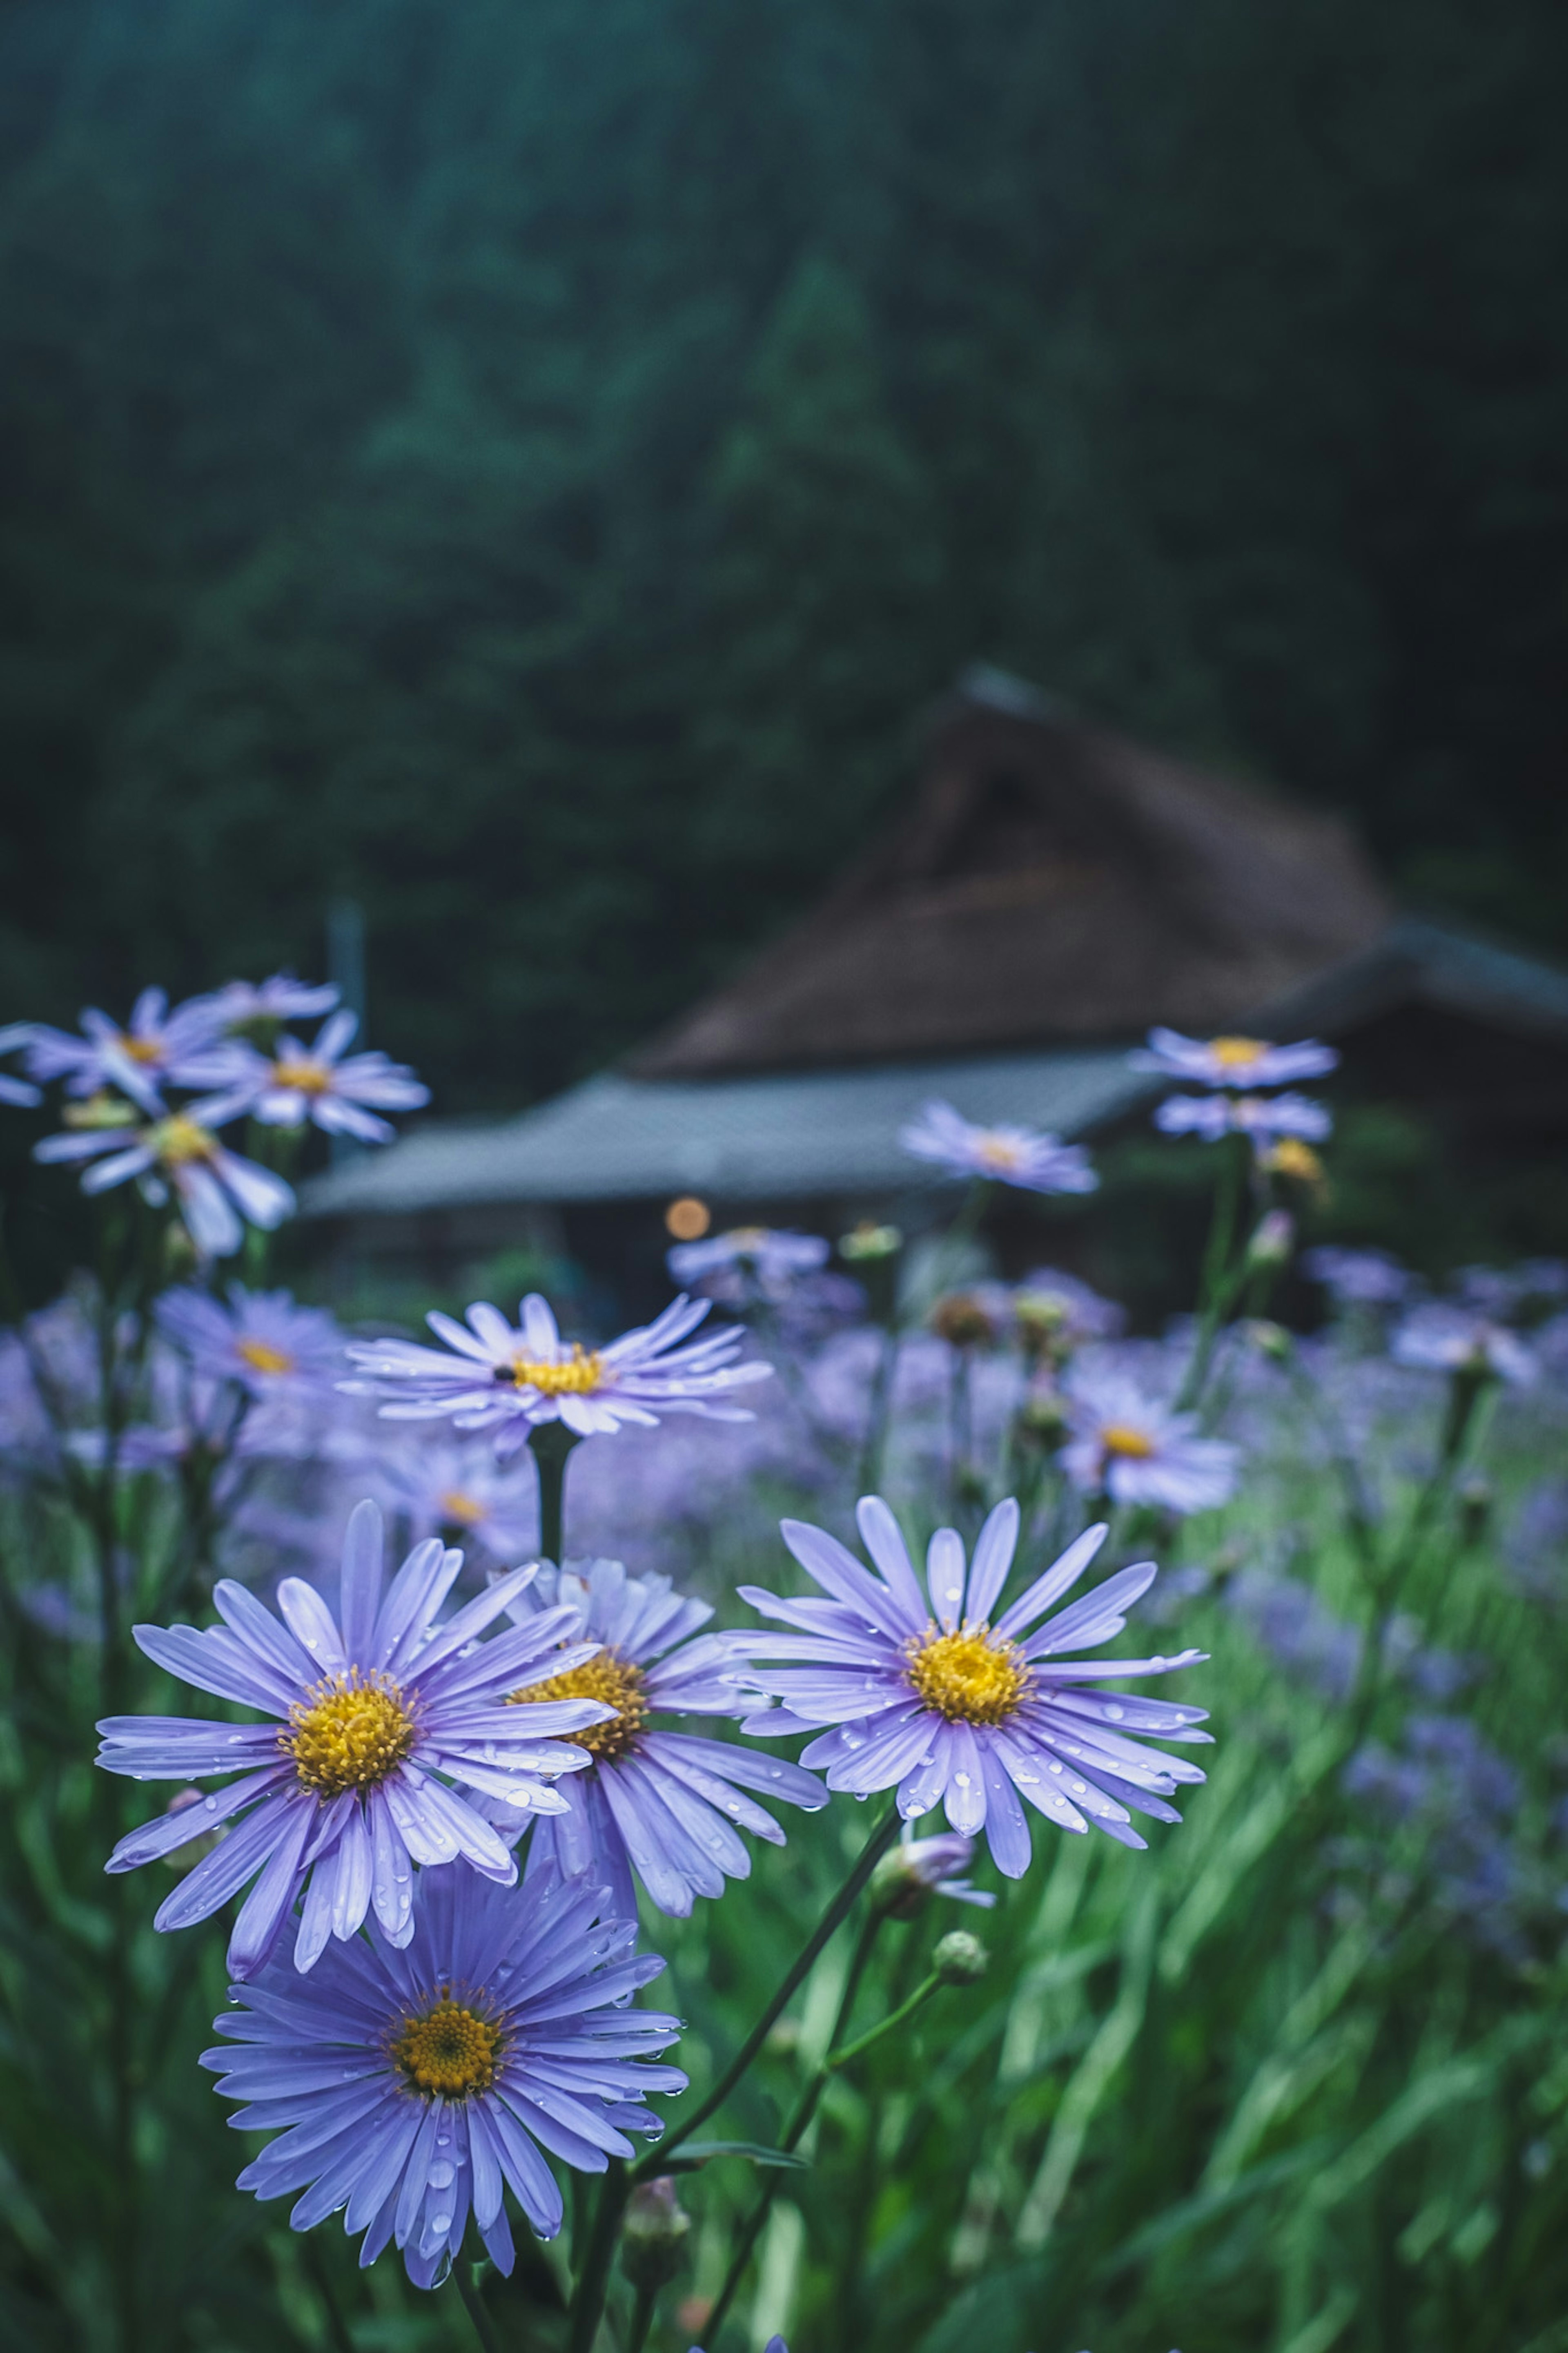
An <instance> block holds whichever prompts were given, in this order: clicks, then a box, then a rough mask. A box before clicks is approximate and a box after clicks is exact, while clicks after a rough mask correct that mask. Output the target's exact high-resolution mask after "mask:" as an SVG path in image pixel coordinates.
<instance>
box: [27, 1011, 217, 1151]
mask: <svg viewBox="0 0 1568 2353" xmlns="http://www.w3.org/2000/svg"><path fill="white" fill-rule="evenodd" d="M29 1029H30V1036H29V1039H28V1048H29V1051H28V1056H27V1068H28V1070H29V1071H30V1072H31V1074H32V1076H33V1077H34V1078H35V1079H44V1080H48V1079H63V1080H64V1081H65V1091H66V1092H67V1094H68V1095H90V1094H96V1093H97V1092H99V1090H100V1088H104V1087H112V1088H115V1089H118V1091H119V1092H120V1093H121V1094H122V1095H129V1096H130V1098H131V1100H132V1103H138V1104H140V1105H141V1107H142V1110H143V1111H144V1112H147V1113H150V1114H151V1116H152V1117H153V1118H154V1119H156V1118H159V1117H160V1116H161V1115H162V1113H163V1103H162V1101H161V1099H160V1090H161V1089H162V1088H163V1087H165V1086H174V1087H193V1088H204V1087H221V1086H224V1085H226V1083H227V1082H229V1081H230V1080H232V1079H233V1077H234V1075H235V1072H236V1069H237V1056H238V1050H237V1048H236V1047H235V1046H233V1045H232V1044H230V1043H229V1042H228V1041H227V1040H226V1039H225V1038H224V1037H223V1035H222V1030H221V1025H220V1023H219V1021H218V1019H217V1017H216V1015H215V1013H214V1012H213V1009H212V1006H211V1002H210V1000H206V999H203V998H201V997H192V998H191V999H190V1000H189V1002H188V1003H186V1004H184V1005H178V1006H176V1007H175V1008H174V1011H173V1012H171V1011H170V1010H169V999H168V997H167V995H166V994H165V992H164V991H163V989H161V988H144V989H143V990H142V994H141V996H140V997H138V998H137V1000H136V1003H135V1005H134V1007H133V1008H132V1014H131V1018H130V1020H129V1022H127V1024H126V1025H125V1027H124V1028H123V1029H121V1026H120V1024H119V1022H117V1021H111V1020H110V1018H109V1016H108V1014H107V1013H100V1012H99V1011H98V1009H97V1008H96V1007H94V1006H89V1007H88V1008H87V1010H86V1011H85V1012H84V1013H83V1014H82V1017H81V1029H82V1034H81V1035H80V1036H79V1037H73V1036H72V1035H71V1033H70V1031H69V1030H68V1029H52V1028H51V1027H50V1026H49V1024H48V1023H47V1022H46V1021H37V1022H33V1023H31V1024H30V1025H29Z"/></svg>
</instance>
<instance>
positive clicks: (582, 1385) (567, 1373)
mask: <svg viewBox="0 0 1568 2353" xmlns="http://www.w3.org/2000/svg"><path fill="white" fill-rule="evenodd" d="M604 1371H605V1366H604V1360H603V1358H602V1357H601V1356H600V1355H599V1352H598V1350H597V1349H596V1348H595V1350H593V1351H592V1352H591V1353H590V1351H589V1350H587V1349H586V1348H584V1345H583V1343H582V1342H581V1340H574V1341H573V1343H572V1354H571V1355H570V1356H559V1357H556V1356H514V1357H513V1358H512V1360H511V1363H510V1366H502V1367H501V1369H500V1372H499V1373H498V1374H497V1376H496V1378H497V1379H498V1380H502V1381H510V1383H511V1385H512V1387H513V1388H519V1389H537V1390H538V1391H539V1393H540V1395H541V1396H542V1397H590V1396H591V1395H592V1394H593V1392H594V1390H595V1389H596V1388H598V1386H599V1383H600V1381H601V1380H602V1379H603V1377H604Z"/></svg>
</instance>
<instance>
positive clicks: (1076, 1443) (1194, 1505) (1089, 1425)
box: [1061, 1368, 1240, 1513]
mask: <svg viewBox="0 0 1568 2353" xmlns="http://www.w3.org/2000/svg"><path fill="white" fill-rule="evenodd" d="M1063 1401H1064V1403H1065V1405H1066V1408H1067V1416H1068V1442H1067V1444H1066V1446H1065V1447H1064V1448H1063V1449H1062V1458H1061V1459H1062V1468H1063V1470H1064V1471H1065V1472H1067V1475H1068V1478H1069V1479H1070V1480H1071V1481H1072V1483H1073V1485H1074V1486H1075V1487H1076V1488H1078V1490H1079V1493H1081V1494H1085V1495H1109V1496H1110V1500H1111V1502H1112V1503H1113V1504H1155V1505H1157V1506H1159V1508H1160V1509H1162V1510H1163V1511H1167V1512H1183V1513H1186V1512H1207V1511H1212V1510H1214V1509H1215V1506H1216V1505H1217V1504H1224V1503H1227V1502H1228V1501H1229V1499H1230V1497H1231V1495H1232V1493H1234V1492H1235V1488H1236V1473H1237V1462H1238V1461H1239V1459H1240V1458H1239V1451H1238V1449H1237V1448H1236V1447H1234V1446H1232V1445H1231V1444H1230V1443H1229V1442H1228V1441H1227V1440H1225V1439H1223V1438H1202V1437H1200V1436H1199V1435H1198V1434H1197V1432H1198V1418H1197V1416H1196V1414H1195V1413H1174V1412H1173V1411H1172V1409H1171V1408H1170V1407H1169V1406H1166V1405H1162V1404H1160V1403H1159V1401H1158V1400H1157V1399H1156V1398H1152V1397H1149V1396H1148V1395H1147V1394H1146V1393H1145V1392H1144V1391H1143V1390H1142V1389H1141V1388H1139V1386H1138V1384H1137V1382H1136V1381H1133V1380H1131V1379H1129V1377H1128V1376H1127V1375H1126V1374H1125V1373H1118V1372H1110V1371H1105V1370H1102V1369H1100V1370H1094V1371H1089V1370H1087V1369H1083V1368H1080V1369H1079V1370H1077V1371H1075V1372H1073V1373H1071V1374H1069V1375H1068V1380H1067V1383H1066V1386H1065V1389H1064V1392H1063Z"/></svg>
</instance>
